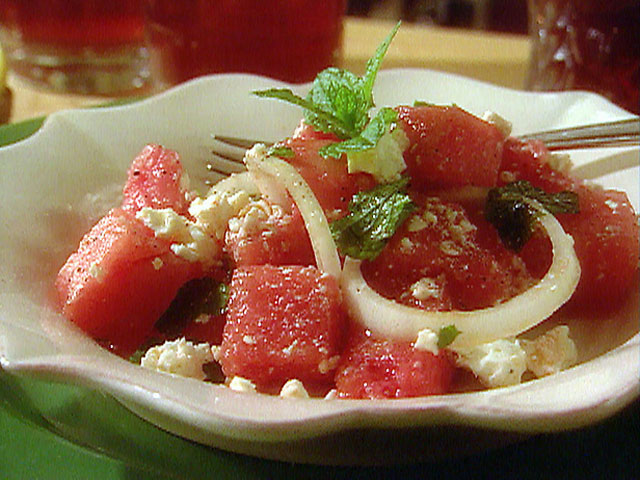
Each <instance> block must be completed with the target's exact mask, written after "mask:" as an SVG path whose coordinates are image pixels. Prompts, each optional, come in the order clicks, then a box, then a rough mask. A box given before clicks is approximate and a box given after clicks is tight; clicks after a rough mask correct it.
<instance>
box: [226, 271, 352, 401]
mask: <svg viewBox="0 0 640 480" xmlns="http://www.w3.org/2000/svg"><path fill="white" fill-rule="evenodd" d="M344 321H345V316H344V313H343V310H342V306H341V298H340V290H339V287H338V284H337V282H336V281H335V279H334V278H333V277H330V276H328V275H323V274H322V273H321V272H320V271H319V270H317V269H316V268H314V267H303V266H286V267H278V266H273V265H260V266H247V267H240V268H238V269H236V270H235V271H234V273H233V278H232V280H231V288H230V299H229V304H228V308H227V323H226V324H225V327H224V332H223V340H222V345H221V360H220V363H221V366H222V370H223V372H224V373H225V375H226V376H227V377H228V378H232V377H234V376H240V377H243V378H248V379H250V380H252V381H253V382H254V383H255V384H256V385H257V387H258V389H259V390H261V391H266V392H274V391H277V390H278V389H279V388H280V387H281V386H282V385H283V384H284V383H285V382H286V381H287V380H289V379H292V378H296V379H298V380H300V381H302V382H303V383H304V384H305V386H306V387H307V388H309V387H311V388H313V387H314V386H316V387H317V386H322V385H324V386H326V385H330V384H331V382H332V380H333V373H334V372H333V370H334V369H335V366H336V364H337V360H338V355H339V353H340V349H341V346H342V345H341V343H342V337H343V334H342V331H343V327H344Z"/></svg>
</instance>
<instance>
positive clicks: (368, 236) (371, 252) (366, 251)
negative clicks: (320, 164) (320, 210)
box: [330, 177, 415, 260]
mask: <svg viewBox="0 0 640 480" xmlns="http://www.w3.org/2000/svg"><path fill="white" fill-rule="evenodd" d="M408 182H409V179H408V178H406V177H405V178H402V179H400V180H398V181H397V182H393V183H387V184H384V185H379V186H377V187H375V188H374V189H372V190H369V191H367V192H360V193H357V194H355V195H354V196H353V198H352V199H351V201H350V202H349V212H350V213H349V214H348V215H347V216H346V217H344V218H341V219H340V220H336V221H335V222H332V223H331V225H330V228H331V233H332V235H333V238H334V240H335V242H336V244H337V246H338V249H339V250H340V253H342V254H343V255H348V256H350V257H352V258H358V259H361V260H365V259H366V260H372V259H374V258H375V257H377V256H378V255H379V254H380V252H381V251H382V249H383V248H384V247H385V245H386V244H387V242H388V241H389V239H390V238H391V237H392V236H393V234H394V233H395V232H396V230H397V229H398V228H399V227H400V225H402V223H403V222H404V221H405V220H406V219H407V217H408V216H409V214H410V213H411V212H412V211H413V210H414V209H415V205H414V204H413V202H412V201H411V198H409V196H408V195H407V194H406V193H404V190H405V189H406V187H407V184H408Z"/></svg>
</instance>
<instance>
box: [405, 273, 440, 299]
mask: <svg viewBox="0 0 640 480" xmlns="http://www.w3.org/2000/svg"><path fill="white" fill-rule="evenodd" d="M411 295H412V296H413V298H415V299H416V300H427V299H429V298H439V297H440V295H442V287H440V285H438V283H437V282H436V281H435V280H434V279H433V278H428V277H424V278H421V279H420V280H418V281H417V282H416V283H414V284H413V285H411Z"/></svg>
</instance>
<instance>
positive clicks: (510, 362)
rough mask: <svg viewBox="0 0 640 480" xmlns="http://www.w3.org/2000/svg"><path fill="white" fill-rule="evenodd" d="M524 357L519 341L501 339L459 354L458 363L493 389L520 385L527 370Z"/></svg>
mask: <svg viewBox="0 0 640 480" xmlns="http://www.w3.org/2000/svg"><path fill="white" fill-rule="evenodd" d="M526 356H527V355H526V353H525V351H524V350H523V349H522V347H521V346H520V342H519V340H515V339H501V340H496V341H495V342H491V343H485V344H483V345H478V346H477V347H474V348H473V349H471V350H470V351H468V352H461V356H460V358H459V362H460V364H461V365H462V366H464V367H467V368H469V369H470V370H471V371H472V372H473V373H475V374H476V376H477V377H478V378H479V379H480V381H481V382H482V383H483V384H485V385H486V386H488V387H492V388H493V387H504V386H508V385H516V384H518V383H520V379H521V378H522V374H523V373H524V372H525V371H526V369H527V364H526Z"/></svg>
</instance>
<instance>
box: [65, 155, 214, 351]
mask: <svg viewBox="0 0 640 480" xmlns="http://www.w3.org/2000/svg"><path fill="white" fill-rule="evenodd" d="M181 175H182V165H181V163H180V159H179V157H178V155H177V154H176V153H175V152H173V151H171V150H167V149H165V148H163V147H160V146H158V145H149V146H147V147H145V148H144V149H143V150H142V152H141V153H140V154H139V155H138V156H137V157H136V158H135V159H134V161H133V163H132V165H131V167H130V168H129V172H128V180H127V183H126V185H125V187H124V192H123V193H124V198H123V202H122V208H115V209H113V210H112V211H110V212H109V213H108V214H107V215H106V216H105V217H103V218H102V219H101V220H100V221H99V222H98V223H97V224H96V225H95V226H94V227H93V228H92V229H91V230H90V231H89V232H88V233H87V234H86V235H85V236H84V238H83V239H82V241H81V242H80V246H79V247H78V249H77V251H76V252H75V253H73V254H72V255H71V256H70V257H69V258H68V259H67V262H66V263H65V265H64V266H63V267H62V269H61V270H60V272H59V273H58V277H57V279H56V288H57V290H58V297H59V300H60V303H61V305H62V312H63V314H64V315H65V317H67V318H68V319H69V320H71V321H73V322H74V323H76V324H77V325H78V326H79V327H80V328H82V329H83V330H84V331H85V332H87V333H88V334H89V335H90V336H91V337H93V338H94V339H96V340H98V341H100V342H101V343H104V344H105V345H106V346H108V347H109V348H111V349H112V350H114V351H115V352H117V353H119V354H121V355H123V356H126V355H128V354H130V353H132V351H134V350H135V349H136V348H138V346H139V345H140V344H141V343H142V342H143V341H144V340H145V339H146V337H147V336H148V335H149V334H150V333H151V331H152V329H153V324H154V323H155V322H156V320H157V319H158V318H159V317H160V315H161V314H162V313H163V312H164V310H165V309H166V308H167V307H168V306H169V304H170V303H171V301H172V299H173V298H174V296H175V295H176V293H177V291H178V289H179V288H180V287H181V286H182V285H183V284H184V283H186V282H187V281H189V280H192V279H194V278H197V277H198V276H201V275H202V274H203V269H202V265H200V264H197V263H190V262H188V261H186V260H184V259H182V258H180V257H178V256H176V255H175V254H174V253H173V252H172V251H171V248H170V243H169V242H168V241H166V240H162V239H158V238H156V237H155V235H154V233H153V231H152V230H150V229H149V228H147V227H146V226H145V225H144V224H143V223H142V222H141V221H140V220H138V219H137V218H136V217H135V213H136V212H137V211H138V210H140V209H141V208H143V207H151V208H157V209H160V208H173V209H174V210H175V211H176V212H178V213H185V212H186V211H187V208H188V202H187V199H186V195H185V194H186V192H185V190H184V187H183V185H182V181H181Z"/></svg>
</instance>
